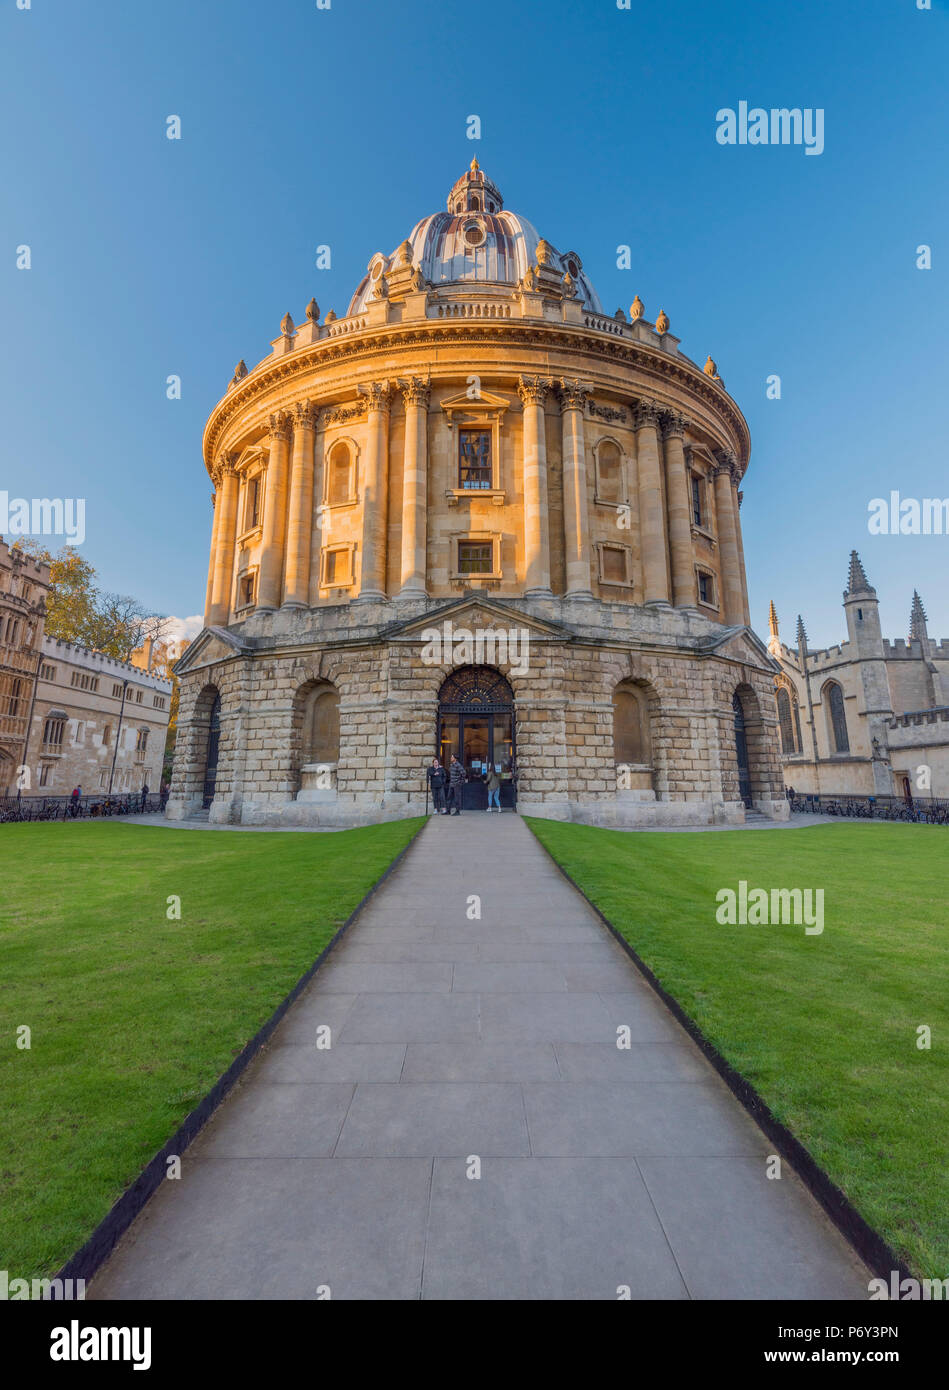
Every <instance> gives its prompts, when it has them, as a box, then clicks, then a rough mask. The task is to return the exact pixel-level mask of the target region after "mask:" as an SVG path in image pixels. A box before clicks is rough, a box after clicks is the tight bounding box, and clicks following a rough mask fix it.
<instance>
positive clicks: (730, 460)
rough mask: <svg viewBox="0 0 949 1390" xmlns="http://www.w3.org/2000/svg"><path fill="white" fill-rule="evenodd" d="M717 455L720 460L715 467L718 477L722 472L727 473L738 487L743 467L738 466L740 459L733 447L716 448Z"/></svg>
mask: <svg viewBox="0 0 949 1390" xmlns="http://www.w3.org/2000/svg"><path fill="white" fill-rule="evenodd" d="M715 457H716V459H717V460H718V463H717V465H716V468H715V476H716V478H717V477H718V476H719V475H720V474H722V473H727V474H728V477H729V478H730V480H731V482H732V483H734V485H735V487H737V486H738V483H739V480H740V479H741V469H740V468H739V467H738V460H737V459H736V457H735V455H734V454H733V453H732V451H731V449H716V450H715Z"/></svg>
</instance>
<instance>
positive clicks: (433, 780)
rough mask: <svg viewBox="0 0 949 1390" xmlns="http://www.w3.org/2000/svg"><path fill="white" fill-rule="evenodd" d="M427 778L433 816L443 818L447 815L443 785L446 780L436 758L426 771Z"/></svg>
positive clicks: (443, 770)
mask: <svg viewBox="0 0 949 1390" xmlns="http://www.w3.org/2000/svg"><path fill="white" fill-rule="evenodd" d="M427 776H428V785H429V787H430V788H431V792H432V802H433V803H434V806H435V814H436V816H445V815H447V814H448V812H447V810H446V809H445V783H446V781H447V778H446V777H445V769H444V768H443V767H442V765H441V763H440V762H439V761H438V759H437V758H433V759H432V765H431V767H430V768H429V769H428V773H427Z"/></svg>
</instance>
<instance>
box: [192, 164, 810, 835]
mask: <svg viewBox="0 0 949 1390" xmlns="http://www.w3.org/2000/svg"><path fill="white" fill-rule="evenodd" d="M749 449H750V441H749V437H748V430H747V426H746V424H745V421H744V419H743V417H742V415H741V412H740V411H739V410H738V408H737V406H736V405H735V403H734V401H733V400H732V399H731V397H730V396H729V395H728V393H727V392H726V390H725V388H724V385H723V383H722V381H721V379H720V378H719V376H718V374H717V372H716V370H715V366H714V364H713V363H712V362H711V359H709V361H708V362H707V363H706V366H705V368H704V369H702V368H699V367H698V366H696V364H695V363H694V362H692V361H691V360H690V359H689V358H687V357H686V356H685V355H684V354H683V353H681V352H680V350H679V346H678V339H677V338H676V337H674V336H673V335H672V333H671V332H670V329H669V323H668V319H667V318H666V316H665V315H664V314H660V315H659V316H658V318H657V320H656V322H655V323H653V322H649V321H648V320H647V319H646V317H645V314H644V311H643V307H642V305H641V303H640V301H639V300H638V297H637V300H636V301H635V302H634V304H633V306H632V309H631V311H630V316H629V317H627V316H626V315H624V314H623V313H622V312H620V311H618V312H617V314H616V315H615V316H613V317H609V316H607V315H606V314H604V313H603V311H602V307H601V305H600V302H599V300H598V299H597V296H596V293H595V291H594V289H593V287H592V285H591V284H590V282H589V280H588V278H587V276H586V273H585V272H584V269H583V265H582V262H581V259H580V257H579V255H578V254H577V253H576V252H573V251H568V252H562V253H561V252H558V251H556V250H555V249H554V247H553V246H552V245H551V244H550V243H549V242H547V241H546V240H544V239H543V238H541V237H539V236H538V235H537V233H536V231H535V230H534V228H533V227H532V226H531V224H530V223H529V222H527V221H526V220H525V219H524V218H522V217H519V216H517V215H516V214H513V213H510V212H508V211H506V210H505V209H504V204H503V200H502V197H501V194H500V192H499V191H498V189H497V188H496V187H495V185H494V184H493V183H492V182H491V181H490V179H488V178H486V177H485V176H484V174H483V173H482V171H481V170H480V169H479V168H478V167H477V163H476V161H473V162H472V166H471V168H470V170H469V171H468V172H466V173H465V174H464V175H463V176H462V178H460V179H459V180H458V182H457V183H456V184H455V185H454V186H453V188H452V189H451V192H450V194H449V198H448V204H447V209H446V211H445V212H443V213H436V214H434V215H433V216H430V217H427V218H424V219H423V220H422V221H421V222H419V223H418V225H417V226H416V227H415V229H414V230H413V232H412V233H411V235H410V236H409V237H408V238H407V239H406V240H405V241H404V242H403V243H402V244H401V245H400V246H399V247H397V248H396V250H395V251H394V252H393V253H392V254H391V255H389V256H386V255H383V254H376V255H373V257H372V258H371V260H370V262H369V266H368V269H367V273H366V276H365V278H364V279H363V281H362V282H361V283H360V285H359V286H358V288H357V290H356V292H355V294H354V295H353V298H352V301H351V303H350V306H349V310H348V312H347V314H346V315H345V316H344V317H341V318H338V317H336V315H335V314H333V313H332V312H330V313H328V314H326V315H325V317H324V318H323V320H322V322H321V321H320V312H319V309H318V308H317V306H316V304H315V303H314V302H312V301H311V303H310V305H309V306H308V308H307V310H306V314H305V317H304V320H303V322H302V324H301V325H300V326H296V325H295V324H294V323H293V321H292V319H291V318H290V315H287V316H286V317H285V318H284V321H283V323H282V325H281V333H280V336H279V337H278V338H277V339H276V340H275V342H274V343H273V344H272V350H271V352H270V353H269V354H268V356H267V357H265V358H264V359H263V361H261V362H260V363H258V365H257V366H256V367H255V368H254V369H253V370H252V371H250V372H248V371H247V369H246V367H245V366H244V364H243V362H242V363H241V364H240V366H239V367H238V369H237V371H236V372H235V374H234V378H233V380H232V382H231V383H230V386H229V387H228V390H227V393H226V394H225V396H224V398H223V399H222V400H221V401H220V402H219V403H218V405H217V406H216V407H215V409H214V411H213V412H212V415H211V418H210V420H209V421H208V424H207V427H206V430H205V436H204V456H205V463H206V466H207V469H208V472H209V474H210V476H211V479H212V481H213V484H214V519H213V528H212V540H211V554H210V564H209V569H208V585H207V601H206V614H205V630H204V632H203V633H202V634H201V635H200V637H198V638H197V639H196V641H195V642H194V643H192V645H191V647H190V648H189V650H188V652H187V653H186V655H185V657H184V658H183V660H182V662H181V663H180V664H179V667H178V674H179V677H180V679H181V707H180V713H179V733H178V740H177V752H176V762H175V771H174V778H173V784H172V793H171V798H170V801H169V805H168V814H169V815H170V816H172V817H174V818H183V817H186V816H192V815H195V814H201V812H202V808H206V810H207V812H208V813H209V815H210V818H211V819H212V820H215V821H218V820H220V821H242V822H244V823H266V824H307V823H313V824H321V823H324V824H354V823H358V822H361V821H365V820H371V819H376V818H381V817H385V818H389V817H394V816H403V815H408V814H413V813H415V812H417V811H419V810H420V809H423V808H424V805H425V778H424V769H425V766H426V764H427V763H428V762H429V760H430V759H431V757H432V756H433V754H434V753H435V752H436V751H439V752H440V753H442V754H447V753H448V751H449V750H450V749H452V748H454V751H456V752H457V753H458V754H459V756H460V757H461V758H462V760H463V761H464V762H465V765H466V768H467V771H468V774H469V783H468V787H467V789H466V804H467V805H468V806H470V807H471V808H472V809H474V808H476V807H477V806H479V805H480V804H482V800H481V799H482V795H483V790H482V779H483V776H484V774H485V772H486V770H487V768H488V766H489V765H490V764H494V765H495V766H496V767H497V768H498V769H499V770H500V771H501V774H502V779H503V782H504V784H505V785H504V799H505V801H506V802H507V803H508V804H511V803H513V801H514V797H515V791H516V799H517V805H518V807H519V809H521V810H524V811H529V812H531V813H533V814H537V815H545V816H553V817H563V818H572V819H577V820H584V821H593V822H597V823H605V824H617V825H636V824H651V823H652V824H656V823H666V824H669V823H671V824H675V823H683V824H685V823H695V822H709V821H721V822H740V821H741V820H742V819H743V818H744V814H745V809H746V807H750V806H752V805H754V806H755V807H757V808H758V809H759V810H760V811H762V812H764V813H765V814H766V815H783V814H786V801H785V799H784V797H783V794H782V786H781V771H780V760H779V755H778V742H777V737H776V715H775V705H774V694H773V689H774V687H773V679H774V673H775V670H776V666H775V663H774V662H773V661H772V659H771V658H770V657H769V655H768V653H767V650H766V648H765V647H764V645H763V644H762V643H761V642H760V641H759V639H758V638H757V637H756V636H755V635H754V634H753V633H752V632H751V630H750V628H749V627H748V599H747V590H746V583H745V567H744V557H743V551H742V538H741V524H740V520H739V504H740V500H741V492H740V490H739V489H740V486H741V483H742V478H743V476H744V473H745V469H746V467H747V463H748V456H749ZM446 623H451V624H452V629H451V631H453V632H454V633H455V634H456V635H459V630H461V634H460V635H462V636H463V634H464V632H466V631H467V632H469V633H470V634H471V636H472V639H473V642H474V646H473V647H471V648H469V647H467V646H465V644H464V641H463V640H462V642H461V643H460V644H459V645H450V649H448V650H446V649H445V647H444V643H443V646H442V649H441V651H440V652H439V651H438V650H437V644H436V646H433V641H432V631H433V629H435V630H437V632H438V633H439V634H440V635H441V637H442V638H444V636H445V635H446V633H447V632H448V629H446V627H445V624H446ZM486 632H487V633H489V634H493V636H490V637H489V640H488V641H487V642H482V643H481V645H480V646H479V645H478V640H477V639H478V638H479V635H481V636H483V635H484V634H485V633H486ZM499 634H501V635H506V634H510V643H508V644H507V645H505V644H504V643H500V644H499V642H498V640H497V638H498V635H499ZM515 649H516V652H515ZM472 658H473V659H472ZM459 665H461V666H464V667H465V668H466V669H465V675H464V677H463V678H462V679H460V680H459V681H456V682H455V683H454V684H453V685H451V686H448V685H446V681H448V678H449V677H450V676H452V674H453V673H455V674H457V673H458V667H459ZM498 675H500V676H501V677H503V680H501V681H500V682H498V681H497V679H496V677H497V676H498Z"/></svg>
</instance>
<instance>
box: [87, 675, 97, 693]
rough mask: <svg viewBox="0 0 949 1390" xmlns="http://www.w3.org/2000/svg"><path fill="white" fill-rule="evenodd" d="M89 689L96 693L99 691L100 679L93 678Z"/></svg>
mask: <svg viewBox="0 0 949 1390" xmlns="http://www.w3.org/2000/svg"><path fill="white" fill-rule="evenodd" d="M89 689H90V690H92V691H96V690H98V689H99V677H98V676H93V677H92V679H91V681H90V682H89Z"/></svg>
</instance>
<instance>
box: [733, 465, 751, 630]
mask: <svg viewBox="0 0 949 1390" xmlns="http://www.w3.org/2000/svg"><path fill="white" fill-rule="evenodd" d="M741 499H742V494H741V492H736V493H735V501H736V503H737V506H736V507H735V534H736V536H737V538H738V566H739V573H740V574H741V597H742V605H743V608H744V615H745V627H750V626H751V609H750V608H749V607H748V575H747V574H746V573H745V546H744V543H743V541H742V538H741Z"/></svg>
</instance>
